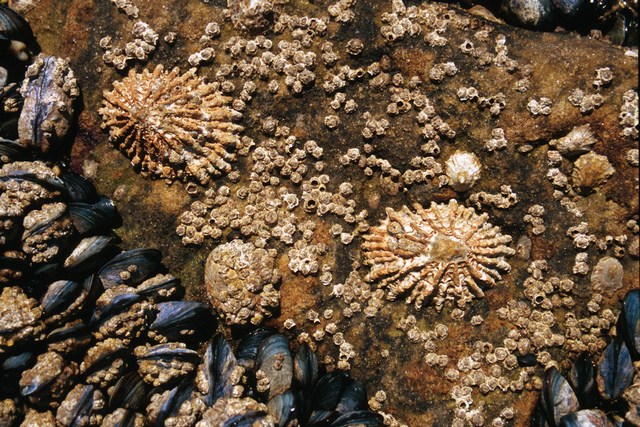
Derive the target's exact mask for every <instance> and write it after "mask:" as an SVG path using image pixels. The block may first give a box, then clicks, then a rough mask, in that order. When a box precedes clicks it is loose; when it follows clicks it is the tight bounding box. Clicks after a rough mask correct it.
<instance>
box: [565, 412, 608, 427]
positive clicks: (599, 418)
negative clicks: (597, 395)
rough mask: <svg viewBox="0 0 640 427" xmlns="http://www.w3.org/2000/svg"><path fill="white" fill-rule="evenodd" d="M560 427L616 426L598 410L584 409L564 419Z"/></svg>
mask: <svg viewBox="0 0 640 427" xmlns="http://www.w3.org/2000/svg"><path fill="white" fill-rule="evenodd" d="M560 427H614V424H613V423H612V422H611V421H609V419H608V418H607V415H606V414H605V413H604V412H602V411H600V410H598V409H583V410H581V411H576V412H572V413H570V414H567V415H565V416H564V417H562V420H560Z"/></svg>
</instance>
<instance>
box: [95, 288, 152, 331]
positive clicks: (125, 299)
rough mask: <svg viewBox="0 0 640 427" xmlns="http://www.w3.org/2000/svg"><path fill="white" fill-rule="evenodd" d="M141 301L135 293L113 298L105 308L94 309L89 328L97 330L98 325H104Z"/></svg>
mask: <svg viewBox="0 0 640 427" xmlns="http://www.w3.org/2000/svg"><path fill="white" fill-rule="evenodd" d="M142 299H143V298H142V297H141V296H140V295H138V294H135V293H124V294H120V295H116V296H114V297H113V300H112V301H111V302H109V304H107V305H106V306H104V307H102V308H99V307H96V308H95V310H94V311H93V316H92V317H91V323H90V325H91V327H92V328H94V329H96V328H98V325H100V324H102V323H104V322H105V321H107V319H109V318H111V317H113V316H115V315H117V314H119V313H122V312H124V311H126V310H128V309H129V307H131V306H132V305H133V304H135V303H137V302H138V301H141V300H142Z"/></svg>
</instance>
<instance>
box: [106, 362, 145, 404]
mask: <svg viewBox="0 0 640 427" xmlns="http://www.w3.org/2000/svg"><path fill="white" fill-rule="evenodd" d="M150 391H151V386H150V385H149V384H147V383H146V382H144V380H143V379H142V378H141V377H140V375H138V372H137V371H131V372H129V373H128V374H125V375H124V376H123V377H122V378H120V379H119V380H118V382H117V383H116V385H115V386H113V388H112V389H110V390H109V408H111V409H117V408H127V409H131V410H132V411H139V410H144V406H145V405H146V402H147V397H148V395H149V392H150Z"/></svg>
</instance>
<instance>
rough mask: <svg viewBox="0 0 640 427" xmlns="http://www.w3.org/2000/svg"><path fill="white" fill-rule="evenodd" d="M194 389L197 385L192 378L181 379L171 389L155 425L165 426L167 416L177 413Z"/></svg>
mask: <svg viewBox="0 0 640 427" xmlns="http://www.w3.org/2000/svg"><path fill="white" fill-rule="evenodd" d="M194 391H195V386H194V384H193V380H191V379H190V378H188V379H185V380H183V381H181V382H180V384H178V385H177V386H175V387H174V388H173V389H171V392H170V393H169V395H168V396H167V398H166V400H165V401H164V403H163V404H162V406H161V408H160V411H159V412H158V416H157V418H156V420H155V423H154V425H156V426H164V425H165V421H166V420H167V418H170V417H173V416H175V415H177V413H178V411H179V410H180V405H182V403H183V402H184V401H186V400H188V399H189V398H190V397H191V395H192V394H193V392H194Z"/></svg>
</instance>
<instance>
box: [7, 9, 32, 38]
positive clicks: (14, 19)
mask: <svg viewBox="0 0 640 427" xmlns="http://www.w3.org/2000/svg"><path fill="white" fill-rule="evenodd" d="M0 34H2V35H3V36H5V37H6V38H8V39H10V40H20V41H22V42H24V43H27V44H28V43H31V42H33V41H34V36H33V31H31V27H30V26H29V23H28V22H27V20H26V19H24V18H23V17H22V16H20V14H19V13H18V12H16V11H14V10H13V9H11V8H10V7H9V6H5V5H3V4H0Z"/></svg>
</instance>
